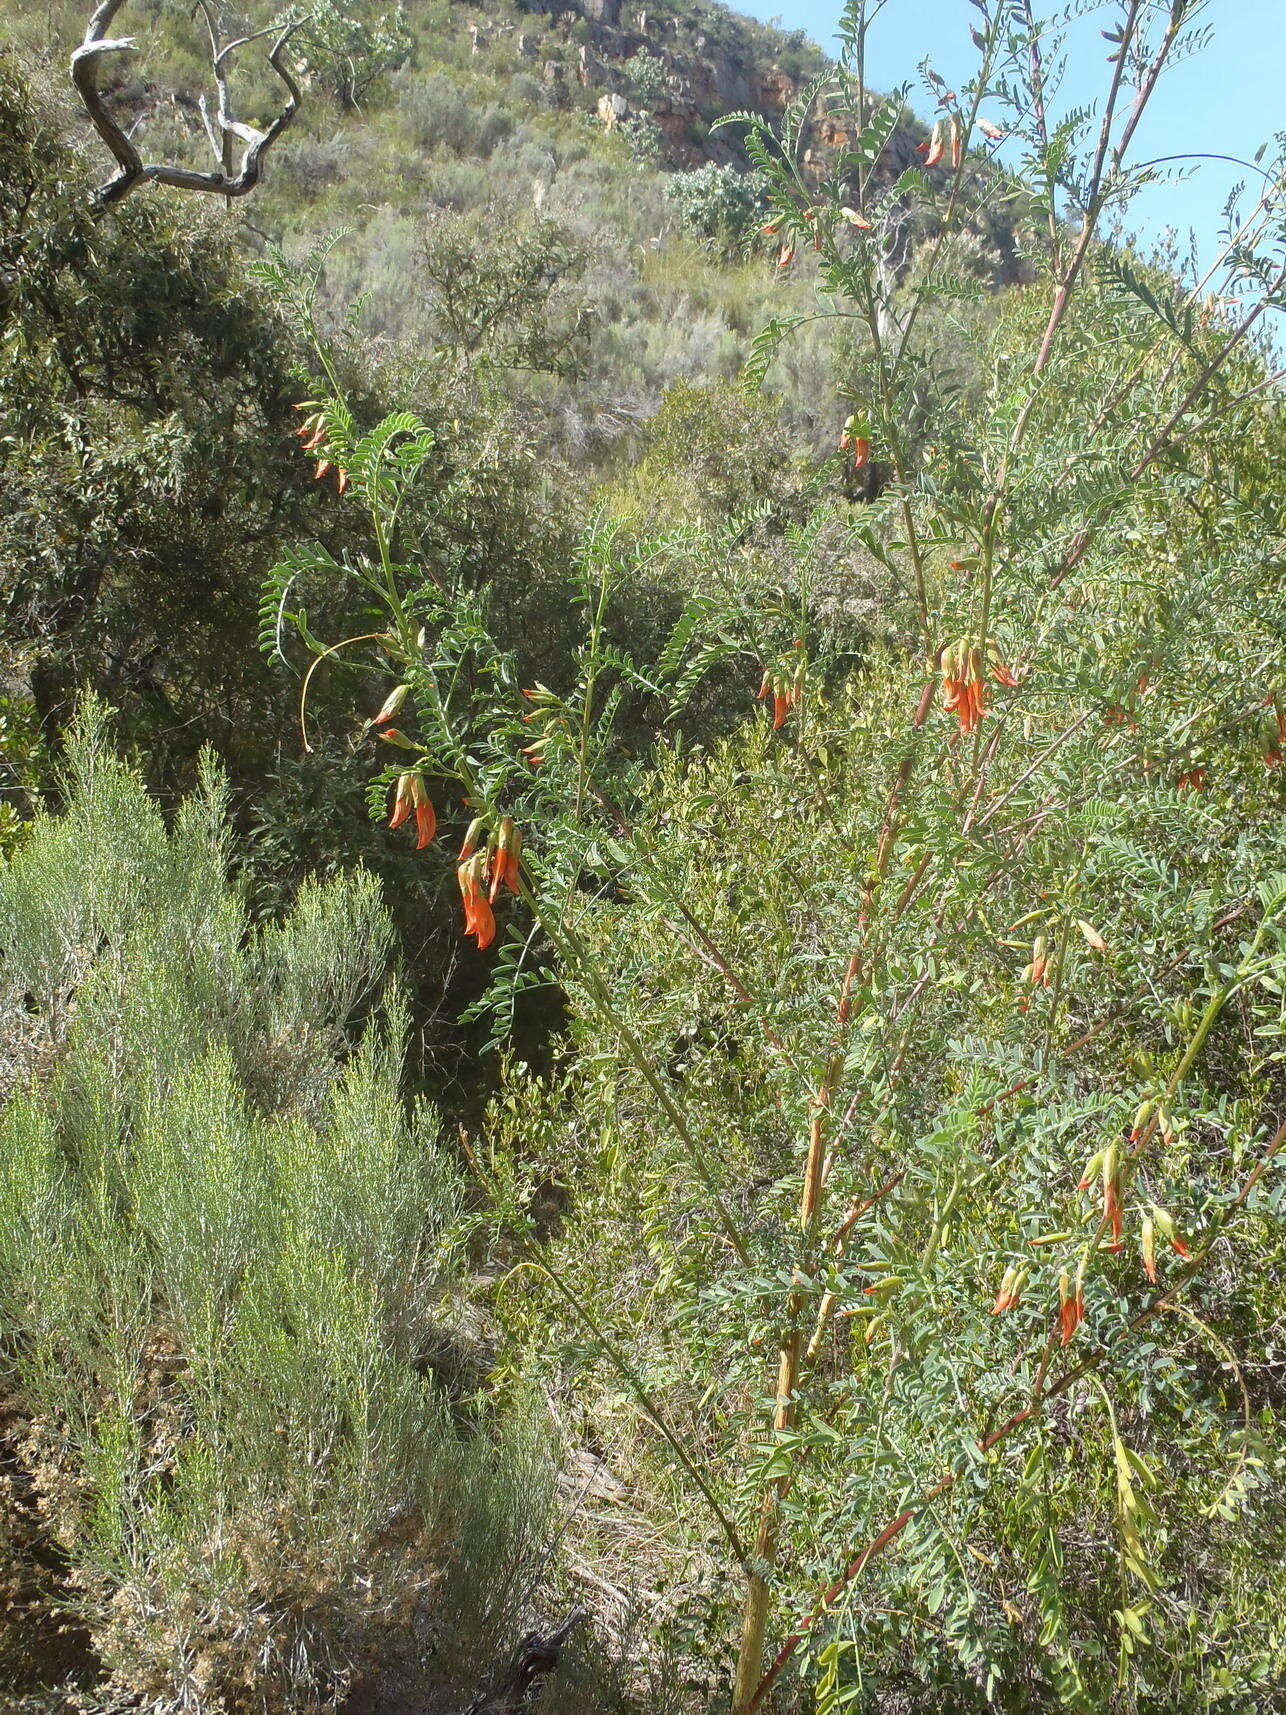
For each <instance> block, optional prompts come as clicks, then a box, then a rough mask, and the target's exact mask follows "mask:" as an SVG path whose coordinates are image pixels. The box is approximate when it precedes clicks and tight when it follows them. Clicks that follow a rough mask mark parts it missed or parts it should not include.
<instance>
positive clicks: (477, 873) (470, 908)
mask: <svg viewBox="0 0 1286 1715" xmlns="http://www.w3.org/2000/svg"><path fill="white" fill-rule="evenodd" d="M486 861H487V860H486V857H485V855H484V854H483V853H482V852H478V853H477V854H476V855H475V856H473V857H469V858H466V859H465V861H464V862H463V863H460V864H457V865H456V878H457V880H458V881H459V883H460V897H461V898H462V899H463V901H464V932H465V934H466V935H472V936H474V937H475V939H476V940H477V943H478V951H479V952H483V951H484V950H485V949H486V948H487V947H489V946H490V945H491V943H492V942H493V941H494V940H495V938H496V919H495V915H494V913H493V912H492V909H491V906H490V905H489V904H488V902H487V896H486V893H485V892H484V891H483V880H484V878H485V873H486Z"/></svg>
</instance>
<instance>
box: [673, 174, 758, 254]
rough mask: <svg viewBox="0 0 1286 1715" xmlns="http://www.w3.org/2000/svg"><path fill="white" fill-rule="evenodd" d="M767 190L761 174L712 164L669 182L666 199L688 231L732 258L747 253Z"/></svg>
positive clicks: (674, 177) (680, 175) (676, 176)
mask: <svg viewBox="0 0 1286 1715" xmlns="http://www.w3.org/2000/svg"><path fill="white" fill-rule="evenodd" d="M764 190H765V180H764V178H763V176H762V175H761V174H759V173H754V172H750V173H747V172H743V171H741V170H740V169H738V168H737V167H734V166H731V165H724V166H717V165H716V164H715V163H714V162H713V161H708V162H707V163H706V164H705V166H704V167H694V168H693V169H692V170H691V172H686V173H674V174H673V175H672V176H671V177H670V178H668V179H667V180H666V181H665V199H666V201H667V202H668V203H670V204H671V206H672V207H673V208H674V209H675V211H676V212H677V214H678V216H679V219H680V220H681V221H682V222H683V224H684V226H686V227H687V229H688V231H689V232H691V233H693V234H694V235H695V236H696V237H697V238H703V239H705V240H706V241H707V242H708V243H709V244H711V245H712V246H713V247H714V248H715V249H717V250H721V251H723V252H725V253H727V254H730V255H736V254H738V253H740V252H741V251H743V250H745V249H746V247H747V245H748V243H749V240H750V238H751V235H752V233H753V231H754V228H755V225H756V223H757V221H758V217H759V213H760V209H761V205H762V202H763V196H764Z"/></svg>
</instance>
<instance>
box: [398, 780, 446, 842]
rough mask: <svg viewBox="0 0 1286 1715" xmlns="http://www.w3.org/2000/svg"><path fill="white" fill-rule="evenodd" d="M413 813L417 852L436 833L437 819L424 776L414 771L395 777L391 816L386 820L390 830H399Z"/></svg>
mask: <svg viewBox="0 0 1286 1715" xmlns="http://www.w3.org/2000/svg"><path fill="white" fill-rule="evenodd" d="M412 811H414V812H415V829H416V833H417V834H418V836H419V838H418V839H417V840H416V842H415V849H416V851H417V852H420V851H423V850H424V848H425V846H427V845H428V843H429V841H430V840H431V839H432V838H433V836H434V834H436V833H437V831H438V818H437V815H436V813H435V811H434V809H433V805H432V804H431V803H430V801H429V794H428V790H427V788H426V787H425V784H424V776H423V775H422V774H419V773H418V772H416V771H415V770H412V771H411V772H410V773H407V774H399V775H398V777H397V789H396V791H395V793H394V797H393V814H392V815H391V816H390V817H389V819H388V825H389V827H390V828H400V827H401V826H402V823H403V822H404V821H405V820H406V819H407V817H408V816H409V815H410V814H411V812H412Z"/></svg>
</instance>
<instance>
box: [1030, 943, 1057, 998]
mask: <svg viewBox="0 0 1286 1715" xmlns="http://www.w3.org/2000/svg"><path fill="white" fill-rule="evenodd" d="M1053 962H1054V961H1053V956H1052V954H1051V953H1050V950H1049V937H1048V936H1047V935H1037V937H1036V939H1035V940H1034V941H1033V942H1032V944H1031V963H1030V964H1029V965H1027V966H1025V967H1024V969H1023V977H1024V979H1025V980H1026V981H1027V982H1029V983H1032V984H1033V985H1035V986H1038V987H1040V988H1045V989H1047V988H1048V987H1049V985H1050V983H1051V982H1052V981H1053V972H1052V967H1053Z"/></svg>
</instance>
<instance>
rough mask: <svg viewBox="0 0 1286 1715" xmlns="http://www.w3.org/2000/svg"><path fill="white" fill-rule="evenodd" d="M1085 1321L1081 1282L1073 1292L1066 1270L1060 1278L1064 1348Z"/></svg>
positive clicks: (1059, 1291) (1060, 1318) (1061, 1329)
mask: <svg viewBox="0 0 1286 1715" xmlns="http://www.w3.org/2000/svg"><path fill="white" fill-rule="evenodd" d="M1084 1320H1085V1300H1084V1298H1083V1297H1082V1296H1081V1287H1080V1280H1079V1278H1078V1279H1077V1283H1076V1291H1075V1292H1073V1291H1072V1287H1071V1281H1070V1279H1069V1278H1068V1274H1067V1270H1066V1269H1064V1270H1063V1272H1062V1274H1061V1275H1059V1277H1058V1325H1059V1330H1060V1332H1061V1335H1062V1344H1063V1345H1064V1346H1065V1345H1066V1344H1067V1342H1068V1341H1069V1340H1070V1339H1071V1337H1072V1335H1073V1334H1074V1333H1075V1332H1076V1330H1077V1329H1078V1328H1079V1327H1080V1325H1081V1323H1082V1322H1083V1321H1084Z"/></svg>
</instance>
